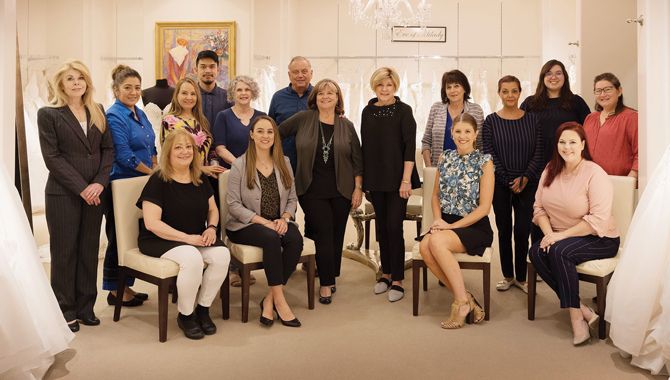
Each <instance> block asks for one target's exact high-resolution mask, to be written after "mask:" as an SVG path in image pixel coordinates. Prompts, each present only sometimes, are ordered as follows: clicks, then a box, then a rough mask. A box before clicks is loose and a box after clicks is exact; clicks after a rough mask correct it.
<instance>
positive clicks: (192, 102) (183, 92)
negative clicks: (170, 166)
mask: <svg viewBox="0 0 670 380" xmlns="http://www.w3.org/2000/svg"><path fill="white" fill-rule="evenodd" d="M177 129H184V130H186V131H188V132H189V133H190V134H191V135H192V136H193V139H194V140H195V144H196V146H197V150H198V155H199V157H200V161H201V163H202V165H203V166H202V171H203V173H205V174H206V175H208V176H210V177H215V178H216V177H217V176H218V174H219V173H221V172H223V171H224V170H225V169H224V168H223V167H222V166H218V164H215V165H209V162H210V160H211V159H213V160H216V153H215V152H214V150H212V151H211V154H210V147H211V146H212V133H211V132H210V130H209V123H208V122H207V118H205V115H204V114H203V113H202V100H201V98H200V90H198V86H197V84H196V83H195V81H194V80H193V79H191V78H184V79H181V80H180V81H179V82H177V86H175V91H174V95H173V96H172V103H171V104H170V111H168V113H167V115H165V116H164V117H163V122H162V123H161V134H160V138H161V145H162V144H163V142H164V141H165V137H166V136H167V135H168V134H169V133H170V132H172V131H175V130H177Z"/></svg>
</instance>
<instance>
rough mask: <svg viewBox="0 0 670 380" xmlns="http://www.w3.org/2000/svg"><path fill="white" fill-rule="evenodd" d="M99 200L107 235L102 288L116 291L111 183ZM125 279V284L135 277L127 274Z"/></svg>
mask: <svg viewBox="0 0 670 380" xmlns="http://www.w3.org/2000/svg"><path fill="white" fill-rule="evenodd" d="M100 201H101V202H102V204H101V206H102V207H103V210H104V212H105V235H107V249H106V250H105V261H104V262H103V264H102V289H103V290H114V291H116V288H117V287H118V285H119V252H118V250H117V248H116V222H115V221H114V204H113V203H112V186H111V184H110V185H109V186H107V187H106V188H105V190H103V192H102V194H101V195H100ZM126 279H127V280H126V286H133V284H135V277H131V276H127V277H126Z"/></svg>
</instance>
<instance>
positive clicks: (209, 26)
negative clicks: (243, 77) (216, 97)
mask: <svg viewBox="0 0 670 380" xmlns="http://www.w3.org/2000/svg"><path fill="white" fill-rule="evenodd" d="M202 50H213V51H215V52H216V54H217V55H218V56H219V76H218V77H217V78H216V82H217V83H218V84H219V85H220V86H222V87H223V88H226V86H227V85H228V81H229V80H230V78H234V77H235V22H234V21H229V22H157V23H156V79H167V80H168V84H169V85H170V86H174V85H175V84H176V83H177V82H178V81H179V79H182V78H184V77H185V76H187V75H189V76H195V68H196V67H195V58H196V56H197V55H198V52H200V51H202Z"/></svg>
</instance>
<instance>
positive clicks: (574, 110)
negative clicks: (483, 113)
mask: <svg viewBox="0 0 670 380" xmlns="http://www.w3.org/2000/svg"><path fill="white" fill-rule="evenodd" d="M520 108H521V109H522V110H524V111H527V112H531V113H535V114H536V115H537V116H538V118H539V119H540V127H541V129H542V136H543V137H544V144H543V151H544V162H543V164H542V167H544V166H545V165H546V164H547V162H549V160H551V155H552V153H553V151H554V145H555V136H556V130H557V129H558V126H559V125H561V124H563V123H565V122H568V121H576V122H578V123H579V124H583V123H584V119H585V118H586V116H587V115H588V114H589V113H590V112H591V110H590V109H589V106H588V105H587V104H586V102H585V101H584V99H582V97H581V96H579V95H575V94H573V93H572V91H571V90H570V78H569V77H568V72H567V71H566V70H565V65H563V63H562V62H561V61H557V60H555V59H552V60H549V61H547V63H545V64H544V66H542V69H540V77H539V79H538V81H537V89H536V90H535V94H534V95H532V96H529V97H528V98H526V100H524V101H523V103H521V107H520Z"/></svg>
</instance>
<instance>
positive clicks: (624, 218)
mask: <svg viewBox="0 0 670 380" xmlns="http://www.w3.org/2000/svg"><path fill="white" fill-rule="evenodd" d="M609 177H610V180H611V181H612V187H613V188H614V198H613V200H612V215H613V216H614V220H615V221H616V226H617V228H618V229H619V233H620V234H621V246H623V242H624V240H625V237H626V232H628V225H629V224H630V221H631V219H633V214H634V213H635V198H636V189H635V183H636V180H635V178H633V177H622V176H616V175H611V176H609Z"/></svg>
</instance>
